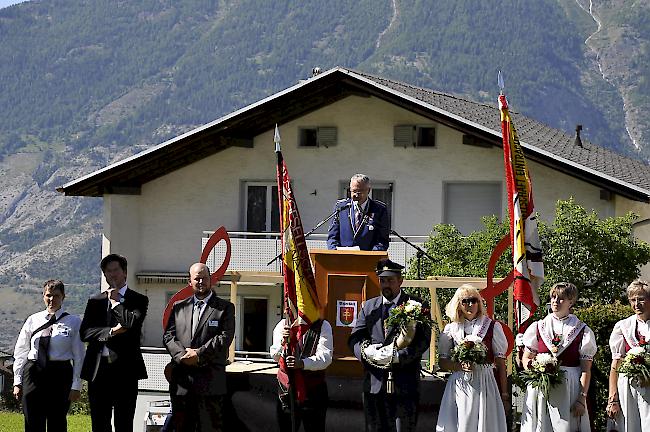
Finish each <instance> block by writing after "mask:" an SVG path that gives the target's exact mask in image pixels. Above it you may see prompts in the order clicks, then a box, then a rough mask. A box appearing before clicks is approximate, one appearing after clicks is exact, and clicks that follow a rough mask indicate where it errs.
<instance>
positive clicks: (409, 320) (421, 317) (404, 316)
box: [386, 300, 433, 329]
mask: <svg viewBox="0 0 650 432" xmlns="http://www.w3.org/2000/svg"><path fill="white" fill-rule="evenodd" d="M417 323H420V324H424V325H426V326H427V327H431V326H432V325H433V320H432V319H431V310H430V309H429V308H426V307H423V306H422V303H419V302H416V301H415V300H409V301H407V302H406V303H402V304H401V305H399V306H397V307H394V308H393V309H391V311H390V314H389V316H388V319H387V320H386V327H395V328H401V329H406V328H407V327H408V326H415V325H417Z"/></svg>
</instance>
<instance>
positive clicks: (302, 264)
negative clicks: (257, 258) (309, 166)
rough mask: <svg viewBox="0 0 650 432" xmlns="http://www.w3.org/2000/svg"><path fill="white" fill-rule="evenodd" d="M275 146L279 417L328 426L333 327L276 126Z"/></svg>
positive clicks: (274, 352) (285, 422)
mask: <svg viewBox="0 0 650 432" xmlns="http://www.w3.org/2000/svg"><path fill="white" fill-rule="evenodd" d="M274 141H275V151H276V154H277V157H278V165H277V177H278V195H279V204H280V232H281V235H282V254H281V257H282V273H283V275H284V302H285V304H284V306H285V319H282V320H280V322H279V323H278V324H277V326H276V327H275V329H274V331H273V345H271V347H270V349H269V351H270V353H271V356H272V357H273V358H274V359H275V360H276V361H278V363H279V370H278V384H279V400H278V410H277V412H278V422H279V424H280V429H281V430H282V431H289V430H291V431H292V432H296V431H297V430H298V429H299V428H300V424H301V423H304V428H305V431H306V432H312V431H317V432H318V431H324V430H325V415H326V411H327V404H328V393H327V384H326V382H325V369H326V368H327V367H328V366H329V365H330V363H331V362H332V351H333V348H332V327H331V325H330V324H329V323H328V322H327V321H325V320H323V319H321V306H320V303H319V301H318V296H317V294H316V282H315V279H314V274H313V271H312V268H311V261H310V259H309V252H308V250H307V243H306V241H305V235H304V231H303V228H302V222H301V220H300V214H299V212H298V206H297V204H296V200H295V197H294V194H293V190H292V188H291V179H290V178H289V174H288V172H287V166H286V164H285V163H284V159H283V158H282V151H281V149H280V132H279V130H278V127H277V125H276V127H275V134H274Z"/></svg>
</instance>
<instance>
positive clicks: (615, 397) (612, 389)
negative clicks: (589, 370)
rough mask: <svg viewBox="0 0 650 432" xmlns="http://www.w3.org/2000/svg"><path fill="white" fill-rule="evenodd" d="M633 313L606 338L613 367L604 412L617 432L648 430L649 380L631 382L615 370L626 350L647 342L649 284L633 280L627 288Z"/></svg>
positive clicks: (649, 334) (649, 317)
mask: <svg viewBox="0 0 650 432" xmlns="http://www.w3.org/2000/svg"><path fill="white" fill-rule="evenodd" d="M627 298H628V300H629V301H630V305H631V306H632V310H633V311H634V315H632V316H631V317H629V318H626V319H624V320H621V321H619V322H617V323H616V325H615V326H614V330H613V331H612V335H611V336H610V338H609V347H610V348H611V350H612V367H611V369H610V371H609V399H608V400H607V415H608V416H609V417H610V418H612V419H614V420H615V421H616V425H617V427H618V431H619V432H624V431H625V432H650V383H644V384H642V385H637V384H634V383H630V381H629V380H628V378H627V377H626V376H625V375H624V374H619V373H618V372H617V371H616V369H617V368H618V365H619V363H620V362H621V360H622V359H623V358H624V357H625V355H626V354H627V352H628V351H629V350H630V349H632V348H634V347H638V346H643V345H645V344H646V343H649V342H650V329H648V326H649V325H650V286H649V285H648V282H646V281H641V280H636V281H634V282H632V283H631V284H630V286H628V287H627Z"/></svg>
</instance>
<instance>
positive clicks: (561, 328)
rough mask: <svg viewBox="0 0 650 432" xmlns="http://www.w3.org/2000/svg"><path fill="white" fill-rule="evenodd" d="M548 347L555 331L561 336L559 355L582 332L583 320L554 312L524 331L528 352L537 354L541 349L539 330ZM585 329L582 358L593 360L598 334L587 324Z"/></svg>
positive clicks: (581, 347) (581, 351)
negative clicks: (557, 315) (561, 315)
mask: <svg viewBox="0 0 650 432" xmlns="http://www.w3.org/2000/svg"><path fill="white" fill-rule="evenodd" d="M538 329H539V335H540V337H541V338H542V340H543V343H544V344H545V345H546V346H547V348H551V346H552V345H553V344H552V342H551V341H552V339H553V332H555V333H556V334H558V335H559V336H560V338H561V339H560V345H559V346H558V349H559V351H558V353H557V355H560V354H562V352H563V351H564V350H565V349H566V348H568V347H569V345H571V343H573V340H574V339H575V338H576V337H577V336H578V335H579V334H580V330H582V321H580V320H579V319H578V317H576V316H575V315H573V314H569V315H567V316H566V317H563V318H558V317H556V316H555V315H554V314H552V313H551V314H548V315H547V316H546V318H544V319H542V320H539V321H535V322H534V323H532V324H531V325H530V327H528V328H527V329H526V331H525V332H524V337H523V339H522V340H523V343H524V346H525V347H526V350H527V351H528V352H531V353H534V354H536V353H537V352H538V351H539V342H538V340H537V330H538ZM584 329H585V331H584V332H583V334H582V340H581V341H580V348H579V352H580V360H593V358H594V356H595V355H596V352H597V351H598V347H597V346H596V335H594V332H593V331H592V330H591V329H590V328H589V327H587V326H585V327H584Z"/></svg>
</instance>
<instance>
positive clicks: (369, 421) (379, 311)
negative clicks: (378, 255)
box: [348, 259, 431, 432]
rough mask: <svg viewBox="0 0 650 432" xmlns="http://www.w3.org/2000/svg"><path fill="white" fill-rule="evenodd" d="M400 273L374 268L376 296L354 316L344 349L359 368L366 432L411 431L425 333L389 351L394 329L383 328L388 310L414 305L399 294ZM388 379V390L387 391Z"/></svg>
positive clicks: (385, 263) (382, 265) (389, 265)
mask: <svg viewBox="0 0 650 432" xmlns="http://www.w3.org/2000/svg"><path fill="white" fill-rule="evenodd" d="M403 268H404V267H403V266H401V265H399V264H396V263H394V262H392V261H391V260H389V259H383V260H380V261H379V262H378V263H377V275H378V276H379V283H380V286H381V292H382V295H381V296H379V297H373V298H371V299H368V300H367V301H366V302H365V303H364V304H363V306H362V307H361V311H360V312H359V316H358V318H357V323H356V325H355V326H354V329H352V333H351V334H350V338H349V340H348V344H349V346H350V349H352V350H353V351H354V355H355V356H356V357H357V358H358V359H359V360H360V361H361V362H362V363H363V368H364V381H363V409H364V412H365V417H366V431H368V432H371V431H372V432H384V431H390V432H393V431H397V432H406V431H415V427H416V424H417V418H418V412H417V407H418V402H419V400H420V361H421V360H422V354H423V353H424V352H425V351H426V350H427V349H428V348H429V344H430V342H431V329H430V328H429V327H427V326H423V325H421V324H418V325H417V327H416V330H415V336H414V338H413V340H412V342H411V343H410V344H409V345H408V346H407V347H406V348H402V349H397V350H393V347H392V342H393V340H394V338H395V336H396V335H397V333H398V331H399V329H394V328H391V327H388V328H385V326H384V322H385V321H386V320H387V318H388V316H389V312H390V310H391V309H392V308H394V307H396V306H399V305H401V304H403V303H406V302H407V301H409V300H415V301H418V302H420V303H421V301H420V300H419V299H416V298H413V297H411V296H409V295H408V294H407V293H405V292H404V291H402V290H401V285H402V280H403V279H402V269H403ZM389 373H390V375H391V378H392V383H391V384H392V389H390V388H389V387H390V386H387V383H388V377H389Z"/></svg>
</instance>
